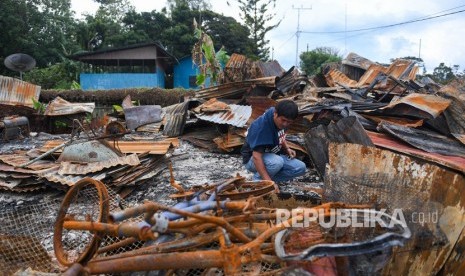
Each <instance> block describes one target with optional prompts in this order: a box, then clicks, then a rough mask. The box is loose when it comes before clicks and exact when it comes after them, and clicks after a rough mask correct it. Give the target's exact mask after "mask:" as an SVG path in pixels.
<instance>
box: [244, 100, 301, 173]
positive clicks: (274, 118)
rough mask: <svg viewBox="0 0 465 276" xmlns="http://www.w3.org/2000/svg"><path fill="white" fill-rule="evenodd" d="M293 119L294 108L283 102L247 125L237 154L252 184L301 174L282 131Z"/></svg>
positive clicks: (288, 101) (293, 104)
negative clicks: (240, 155) (249, 174)
mask: <svg viewBox="0 0 465 276" xmlns="http://www.w3.org/2000/svg"><path fill="white" fill-rule="evenodd" d="M297 116H298V107H297V105H296V104H295V103H294V102H293V101H290V100H284V101H280V102H279V103H278V104H277V105H276V107H271V108H269V109H268V110H267V111H266V112H265V113H264V114H263V115H261V116H260V117H258V118H257V119H256V120H255V121H254V122H253V123H252V124H251V125H250V127H249V129H248V130H247V137H246V139H245V143H244V145H243V146H242V149H241V154H242V159H243V160H242V161H243V163H244V165H245V168H246V169H247V170H248V171H250V172H253V173H254V177H253V179H254V180H261V179H263V180H273V181H274V182H283V181H287V180H291V179H293V178H294V177H297V176H300V175H303V174H305V171H306V167H305V163H304V162H302V161H300V160H298V159H296V158H294V157H295V151H294V150H292V149H290V148H289V147H288V146H287V143H286V134H285V130H286V129H287V128H288V127H289V125H290V124H291V123H292V122H293V121H294V120H295V119H296V118H297Z"/></svg>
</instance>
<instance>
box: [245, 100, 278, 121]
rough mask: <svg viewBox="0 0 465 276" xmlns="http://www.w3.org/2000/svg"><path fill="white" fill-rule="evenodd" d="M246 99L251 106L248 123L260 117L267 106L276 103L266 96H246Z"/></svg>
mask: <svg viewBox="0 0 465 276" xmlns="http://www.w3.org/2000/svg"><path fill="white" fill-rule="evenodd" d="M246 101H247V103H248V104H250V105H251V106H252V115H251V116H250V119H249V123H251V122H252V121H254V120H255V119H257V118H258V117H260V116H261V115H262V114H263V113H265V111H266V110H267V109H268V108H270V107H272V106H275V105H276V104H277V102H276V101H275V100H273V99H270V98H268V97H247V99H246Z"/></svg>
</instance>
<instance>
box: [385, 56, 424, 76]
mask: <svg viewBox="0 0 465 276" xmlns="http://www.w3.org/2000/svg"><path fill="white" fill-rule="evenodd" d="M417 72H418V66H416V63H415V61H412V60H405V59H397V60H395V61H394V62H393V63H391V65H390V66H389V67H388V69H387V71H386V74H387V75H390V76H393V77H394V78H396V79H403V80H405V79H409V80H414V79H415V76H416V74H417Z"/></svg>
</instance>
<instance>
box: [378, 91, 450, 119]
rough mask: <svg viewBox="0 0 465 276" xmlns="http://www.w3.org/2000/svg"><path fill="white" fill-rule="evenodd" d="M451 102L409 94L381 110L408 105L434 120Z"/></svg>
mask: <svg viewBox="0 0 465 276" xmlns="http://www.w3.org/2000/svg"><path fill="white" fill-rule="evenodd" d="M450 103H451V101H450V100H447V99H444V98H442V97H439V96H435V95H428V94H419V93H411V94H409V95H407V96H405V97H401V98H398V99H397V100H394V101H392V102H391V103H390V104H389V105H387V106H386V107H384V108H381V109H394V108H395V107H396V106H398V105H408V106H411V107H414V108H416V109H418V110H421V111H424V112H426V113H428V114H429V115H431V116H432V117H433V118H436V117H437V116H438V115H439V114H441V113H442V112H444V110H446V108H447V107H449V105H450Z"/></svg>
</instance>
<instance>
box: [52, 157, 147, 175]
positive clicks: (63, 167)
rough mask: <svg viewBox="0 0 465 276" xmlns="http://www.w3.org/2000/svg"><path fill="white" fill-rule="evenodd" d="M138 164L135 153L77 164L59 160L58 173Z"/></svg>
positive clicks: (74, 172)
mask: <svg viewBox="0 0 465 276" xmlns="http://www.w3.org/2000/svg"><path fill="white" fill-rule="evenodd" d="M139 164H140V161H139V158H138V157H137V154H135V153H134V154H130V155H127V156H122V157H117V158H114V159H109V160H105V161H101V162H92V163H87V164H79V163H72V162H61V163H60V169H59V171H58V173H59V174H61V175H65V174H73V175H84V174H89V173H94V172H99V171H102V170H103V169H108V168H111V167H115V166H118V165H129V166H137V165H139Z"/></svg>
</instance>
